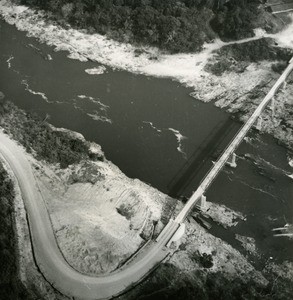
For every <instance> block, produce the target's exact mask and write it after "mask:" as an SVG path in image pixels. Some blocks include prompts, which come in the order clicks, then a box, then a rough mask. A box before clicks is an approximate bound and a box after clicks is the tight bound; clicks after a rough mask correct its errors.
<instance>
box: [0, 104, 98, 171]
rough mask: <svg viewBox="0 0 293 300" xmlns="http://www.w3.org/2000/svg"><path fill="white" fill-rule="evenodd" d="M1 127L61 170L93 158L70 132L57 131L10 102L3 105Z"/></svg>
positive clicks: (82, 142) (28, 148) (0, 105)
mask: <svg viewBox="0 0 293 300" xmlns="http://www.w3.org/2000/svg"><path fill="white" fill-rule="evenodd" d="M0 126H1V127H3V128H4V129H5V130H6V131H7V132H9V133H10V134H11V135H12V136H13V138H14V139H15V140H17V141H19V142H20V143H21V144H22V145H23V146H24V147H25V148H26V150H27V152H29V153H30V152H32V153H34V154H36V156H37V158H38V159H44V160H46V161H48V162H49V163H59V164H60V166H61V168H66V167H67V166H68V165H70V164H74V163H78V162H80V161H81V160H82V159H87V158H93V157H92V156H91V154H90V153H89V147H88V143H87V142H85V141H83V140H80V139H78V138H73V137H72V136H70V135H69V134H68V133H66V132H63V131H56V130H54V129H53V128H52V127H51V126H50V125H49V124H48V123H47V122H44V121H43V120H42V119H41V118H40V117H39V116H38V115H36V114H31V113H26V112H24V111H23V110H20V109H18V108H17V107H16V106H15V105H13V104H12V103H11V102H6V101H5V102H3V103H0ZM95 159H103V157H95Z"/></svg>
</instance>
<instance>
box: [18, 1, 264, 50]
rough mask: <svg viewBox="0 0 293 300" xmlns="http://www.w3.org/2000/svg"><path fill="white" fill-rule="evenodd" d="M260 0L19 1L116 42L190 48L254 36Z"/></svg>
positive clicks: (182, 48) (168, 48)
mask: <svg viewBox="0 0 293 300" xmlns="http://www.w3.org/2000/svg"><path fill="white" fill-rule="evenodd" d="M260 2H261V1H260V0H164V1H162V0H21V4H25V5H31V6H36V7H38V8H41V9H44V10H46V11H49V12H51V13H53V16H54V17H55V18H56V19H57V20H59V21H60V22H61V23H62V22H64V21H66V22H68V23H69V24H70V25H71V26H74V27H78V28H85V29H88V30H89V31H90V32H98V33H100V34H106V35H107V36H108V37H110V38H113V39H115V40H118V41H121V42H130V43H135V44H143V45H151V46H157V47H159V48H160V49H163V50H167V51H170V52H195V51H199V50H201V48H202V45H203V44H204V42H208V41H211V40H213V39H214V38H215V37H216V36H217V35H219V36H220V37H222V38H224V39H238V38H243V37H247V36H252V35H253V27H254V20H256V19H257V18H258V14H259V9H258V6H259V4H260Z"/></svg>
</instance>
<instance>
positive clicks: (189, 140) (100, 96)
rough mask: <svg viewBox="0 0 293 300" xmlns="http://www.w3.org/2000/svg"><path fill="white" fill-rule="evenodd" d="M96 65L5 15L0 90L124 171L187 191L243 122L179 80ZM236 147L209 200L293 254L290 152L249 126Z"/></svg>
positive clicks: (271, 246) (276, 253)
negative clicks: (287, 233)
mask: <svg viewBox="0 0 293 300" xmlns="http://www.w3.org/2000/svg"><path fill="white" fill-rule="evenodd" d="M97 66H98V64H97V63H94V62H80V61H77V60H72V59H69V58H67V53H65V52H54V50H53V48H52V47H49V46H47V45H45V44H40V43H39V42H38V41H37V40H36V39H35V38H31V37H27V36H26V35H25V33H24V32H20V31H18V30H16V28H15V27H14V26H11V25H8V24H7V23H5V22H4V21H3V20H0V74H1V77H0V78H1V79H0V91H2V92H4V94H5V95H6V98H7V99H9V100H11V101H12V102H14V103H15V104H17V105H18V106H19V107H21V108H23V109H25V110H27V111H31V112H36V113H38V114H39V115H41V116H45V115H46V114H49V116H50V120H49V121H50V122H51V123H52V124H53V125H55V126H57V127H65V128H69V129H71V130H74V131H77V132H80V133H82V134H83V135H84V136H85V138H86V139H88V140H92V141H95V142H97V143H98V144H100V145H101V146H102V149H103V151H104V152H105V154H106V157H107V159H109V160H110V161H112V162H113V163H114V164H116V165H117V166H118V167H119V168H120V169H121V170H122V171H123V172H124V173H125V174H126V175H127V176H129V177H132V178H139V179H140V180H142V181H144V182H147V183H149V184H150V185H152V186H153V187H156V188H158V189H159V190H161V191H163V192H164V193H167V194H169V195H171V196H175V197H180V196H182V195H185V196H187V197H188V196H189V195H190V194H191V192H192V191H193V190H196V188H197V185H198V184H199V182H200V181H201V179H202V177H203V176H204V174H205V173H206V172H207V171H208V169H209V168H210V167H211V166H212V160H215V159H216V158H217V157H218V155H219V153H220V152H221V151H222V150H223V149H224V147H225V146H226V145H227V143H228V142H229V140H230V139H231V138H232V137H233V135H234V134H235V133H236V132H237V130H238V129H239V127H240V126H241V124H240V123H239V122H237V121H235V120H234V119H233V118H232V117H231V115H229V114H227V113H225V112H224V111H222V110H220V109H218V108H216V107H215V106H214V105H213V103H202V102H200V101H198V100H196V99H194V98H192V97H191V96H189V94H190V92H192V90H191V89H189V88H186V87H184V86H182V85H181V84H179V83H178V82H176V81H172V80H170V79H163V78H153V77H147V76H143V75H135V74H132V73H129V72H125V71H120V70H112V69H110V68H108V67H106V72H105V73H104V74H101V75H89V74H87V73H86V72H85V70H86V69H90V68H93V67H97ZM237 155H238V156H239V159H238V160H237V163H238V167H237V168H236V169H229V168H225V170H224V171H223V172H222V173H221V174H220V176H218V178H217V179H216V181H215V182H214V183H213V184H212V186H211V187H210V189H209V191H208V192H207V198H208V200H209V201H212V202H216V203H219V204H225V205H226V206H228V207H230V208H232V209H235V210H237V211H240V212H242V213H243V214H245V215H246V217H247V218H246V221H244V222H241V223H240V224H239V225H238V226H236V227H234V228H232V229H231V230H230V233H232V234H234V233H238V234H241V235H245V236H249V237H253V238H255V240H256V246H257V247H258V248H259V250H260V253H261V254H262V255H263V257H264V259H265V260H266V259H268V258H270V257H272V259H273V260H277V261H283V260H286V259H287V260H293V257H292V253H293V252H292V251H293V241H292V240H288V239H286V238H276V237H273V235H272V232H271V229H272V228H274V227H279V226H283V225H284V224H285V223H293V202H292V196H293V184H292V179H290V178H289V177H288V176H287V175H288V174H289V173H290V172H291V173H292V168H290V166H289V165H288V155H291V154H289V153H288V150H286V149H285V148H283V147H281V146H279V145H278V144H277V142H276V141H275V140H274V139H273V138H272V137H270V136H268V135H264V134H263V135H260V134H259V133H258V132H257V131H252V132H251V133H250V136H249V139H248V140H247V141H246V142H243V143H242V145H241V146H240V148H239V149H238V151H237ZM215 234H220V235H221V238H223V239H227V240H228V241H229V239H230V238H229V236H228V234H227V235H226V234H225V233H224V234H223V233H220V232H218V233H217V230H215Z"/></svg>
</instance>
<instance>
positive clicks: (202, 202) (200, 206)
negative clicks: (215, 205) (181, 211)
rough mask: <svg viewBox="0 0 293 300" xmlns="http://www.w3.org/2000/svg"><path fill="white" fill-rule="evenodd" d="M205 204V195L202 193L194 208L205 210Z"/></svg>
mask: <svg viewBox="0 0 293 300" xmlns="http://www.w3.org/2000/svg"><path fill="white" fill-rule="evenodd" d="M206 204H207V197H206V196H205V195H204V194H202V195H201V196H200V198H199V200H198V201H197V203H196V208H197V209H199V210H205V208H206Z"/></svg>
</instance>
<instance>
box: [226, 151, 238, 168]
mask: <svg viewBox="0 0 293 300" xmlns="http://www.w3.org/2000/svg"><path fill="white" fill-rule="evenodd" d="M226 164H227V165H228V166H229V167H231V168H236V167H237V164H236V154H235V153H232V155H231V156H230V157H229V159H228V160H227V162H226Z"/></svg>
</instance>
